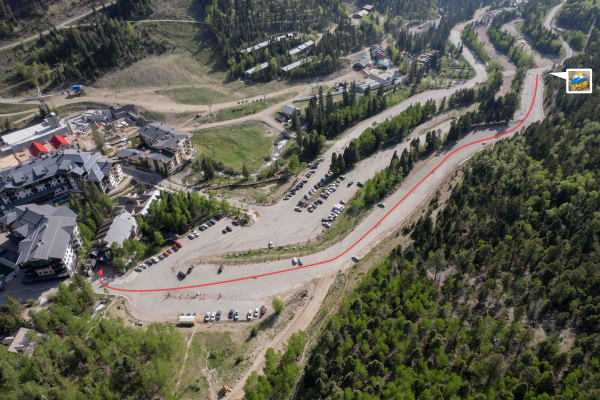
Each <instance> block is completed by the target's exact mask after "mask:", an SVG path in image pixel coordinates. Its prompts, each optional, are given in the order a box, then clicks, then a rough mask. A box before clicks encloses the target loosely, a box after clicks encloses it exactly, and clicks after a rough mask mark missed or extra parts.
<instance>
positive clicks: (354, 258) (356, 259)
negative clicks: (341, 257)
mask: <svg viewBox="0 0 600 400" xmlns="http://www.w3.org/2000/svg"><path fill="white" fill-rule="evenodd" d="M352 261H354V262H359V261H360V258H358V257H357V256H352Z"/></svg>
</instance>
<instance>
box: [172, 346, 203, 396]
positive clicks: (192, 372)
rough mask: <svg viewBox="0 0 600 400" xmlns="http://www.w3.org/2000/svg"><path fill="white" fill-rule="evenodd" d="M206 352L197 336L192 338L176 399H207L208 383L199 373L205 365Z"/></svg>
mask: <svg viewBox="0 0 600 400" xmlns="http://www.w3.org/2000/svg"><path fill="white" fill-rule="evenodd" d="M205 363H206V350H205V349H204V343H203V341H202V338H201V337H200V336H199V335H196V336H194V338H193V339H192V344H191V345H190V348H189V351H188V358H187V361H186V364H185V369H184V371H183V374H182V376H181V385H180V386H179V389H178V390H177V398H178V399H186V400H187V399H189V400H192V399H208V398H210V396H209V393H208V382H207V381H206V378H205V377H204V376H203V375H202V374H201V373H200V370H202V368H204V366H205V365H206V364H205Z"/></svg>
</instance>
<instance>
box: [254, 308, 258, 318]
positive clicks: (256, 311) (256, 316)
mask: <svg viewBox="0 0 600 400" xmlns="http://www.w3.org/2000/svg"><path fill="white" fill-rule="evenodd" d="M254 318H258V307H257V308H255V309H254Z"/></svg>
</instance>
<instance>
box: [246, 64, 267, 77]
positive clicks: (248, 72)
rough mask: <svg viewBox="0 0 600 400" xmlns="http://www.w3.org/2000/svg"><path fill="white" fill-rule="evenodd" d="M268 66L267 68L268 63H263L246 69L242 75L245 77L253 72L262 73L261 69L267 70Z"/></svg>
mask: <svg viewBox="0 0 600 400" xmlns="http://www.w3.org/2000/svg"><path fill="white" fill-rule="evenodd" d="M268 66H269V63H268V62H264V63H262V64H258V65H255V66H254V67H252V68H250V69H247V70H246V71H244V73H245V74H246V75H252V74H253V73H255V72H258V71H262V70H263V69H265V68H267V67H268Z"/></svg>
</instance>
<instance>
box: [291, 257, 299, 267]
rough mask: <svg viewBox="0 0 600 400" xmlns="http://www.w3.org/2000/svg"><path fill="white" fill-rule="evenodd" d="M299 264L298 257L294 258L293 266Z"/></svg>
mask: <svg viewBox="0 0 600 400" xmlns="http://www.w3.org/2000/svg"><path fill="white" fill-rule="evenodd" d="M296 264H298V259H297V258H296V257H294V258H292V265H296Z"/></svg>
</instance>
